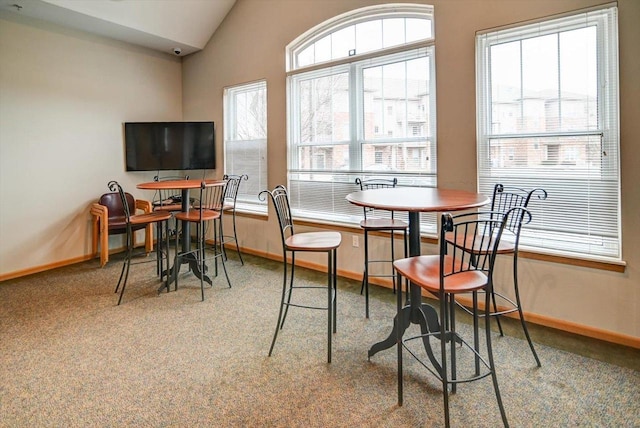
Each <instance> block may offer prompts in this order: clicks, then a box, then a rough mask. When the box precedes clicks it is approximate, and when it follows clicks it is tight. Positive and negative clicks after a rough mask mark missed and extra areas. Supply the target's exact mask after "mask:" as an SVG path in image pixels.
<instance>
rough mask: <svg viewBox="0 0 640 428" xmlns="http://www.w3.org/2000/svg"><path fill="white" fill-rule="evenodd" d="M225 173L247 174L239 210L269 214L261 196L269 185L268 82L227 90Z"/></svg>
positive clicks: (240, 196) (242, 184) (243, 183)
mask: <svg viewBox="0 0 640 428" xmlns="http://www.w3.org/2000/svg"><path fill="white" fill-rule="evenodd" d="M224 172H225V174H229V175H242V174H247V176H248V177H249V179H248V180H246V181H243V182H242V183H241V184H240V190H239V192H238V199H237V206H238V209H239V210H249V211H260V212H267V206H266V201H260V200H259V199H258V193H260V191H262V190H263V189H266V188H267V187H268V186H267V83H266V82H264V81H261V82H255V83H249V84H244V85H238V86H233V87H229V88H226V89H225V90H224Z"/></svg>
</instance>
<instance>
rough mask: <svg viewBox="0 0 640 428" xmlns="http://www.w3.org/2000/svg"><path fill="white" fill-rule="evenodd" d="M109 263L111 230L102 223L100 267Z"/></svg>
mask: <svg viewBox="0 0 640 428" xmlns="http://www.w3.org/2000/svg"><path fill="white" fill-rule="evenodd" d="M108 261H109V230H108V229H107V225H106V223H105V222H104V221H103V222H100V267H103V266H104V265H106V264H107V262H108Z"/></svg>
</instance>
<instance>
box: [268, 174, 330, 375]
mask: <svg viewBox="0 0 640 428" xmlns="http://www.w3.org/2000/svg"><path fill="white" fill-rule="evenodd" d="M266 195H269V197H270V198H271V201H272V202H273V206H274V208H275V210H276V214H277V216H278V223H279V226H280V237H281V240H282V264H283V267H284V275H283V281H282V297H281V300H280V312H279V313H278V323H277V324H276V331H275V334H274V335H273V340H272V341H271V347H270V348H269V356H271V353H272V352H273V347H274V345H275V343H276V338H277V337H278V331H280V330H282V327H283V326H284V321H285V319H286V318H287V313H288V312H289V307H291V306H295V307H298V308H306V309H320V310H326V311H327V362H328V363H331V331H332V327H333V333H335V332H336V330H337V329H336V321H337V309H336V302H337V292H338V288H337V272H338V269H337V258H338V247H339V246H340V243H341V241H342V236H341V235H340V233H338V232H305V233H295V232H294V230H293V218H292V216H291V207H290V205H289V194H288V193H287V189H286V187H284V186H283V185H278V186H276V187H275V188H274V189H273V190H272V191H269V190H263V191H262V192H260V194H259V195H258V196H259V198H260V200H265V198H266ZM298 251H300V252H315V253H326V254H327V305H326V306H311V305H302V304H296V303H294V302H292V301H291V297H292V295H293V291H294V290H313V289H321V288H324V287H320V286H315V285H307V286H299V285H297V286H294V282H293V278H294V276H295V265H296V252H298ZM287 253H291V275H290V278H289V286H288V287H287Z"/></svg>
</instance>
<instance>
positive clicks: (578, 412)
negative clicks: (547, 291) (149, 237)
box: [0, 254, 640, 427]
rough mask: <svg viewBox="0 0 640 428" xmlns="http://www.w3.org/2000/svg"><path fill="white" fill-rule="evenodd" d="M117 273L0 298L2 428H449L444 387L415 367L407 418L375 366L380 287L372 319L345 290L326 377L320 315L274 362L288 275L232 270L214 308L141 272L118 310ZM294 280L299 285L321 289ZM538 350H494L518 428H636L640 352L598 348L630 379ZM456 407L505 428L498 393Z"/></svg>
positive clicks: (384, 294)
mask: <svg viewBox="0 0 640 428" xmlns="http://www.w3.org/2000/svg"><path fill="white" fill-rule="evenodd" d="M119 260H120V259H119V257H118V256H115V257H113V258H112V261H111V262H109V264H108V265H107V266H106V267H105V268H102V269H101V268H99V264H98V262H97V261H91V262H86V263H81V264H77V265H74V266H69V267H65V268H61V269H57V270H54V271H50V272H45V273H41V274H36V275H31V276H29V277H24V278H19V279H15V280H10V281H5V282H4V283H1V284H0V426H2V427H63V426H64V427H94V426H100V427H102V426H114V427H115V426H138V427H193V426H216V427H217V426H220V427H298V426H299V427H302V426H305V427H307V426H311V427H321V426H322V427H327V426H331V427H356V426H357V427H360V426H363V427H385V426H395V427H398V426H402V427H433V426H443V424H444V421H443V416H442V393H441V389H440V385H439V383H438V382H437V380H436V379H435V378H434V377H433V376H432V375H430V374H429V373H428V372H427V371H426V370H425V369H424V368H422V367H420V366H419V365H418V363H417V362H415V360H412V359H410V358H408V356H406V357H405V372H404V373H405V382H404V391H405V392H404V406H402V407H398V406H397V383H396V349H395V347H394V348H392V349H389V350H386V351H383V352H380V353H378V354H377V355H375V356H374V357H372V358H371V360H370V361H369V360H368V359H367V350H368V349H369V347H370V346H371V345H372V344H373V343H375V342H377V341H379V340H381V339H383V338H385V337H386V336H387V335H388V334H389V333H390V329H391V320H392V318H393V315H394V313H395V305H394V301H395V300H394V299H395V298H394V297H393V295H392V294H391V292H390V290H387V289H383V288H378V287H373V290H372V302H371V305H372V306H371V318H370V319H365V317H364V299H363V297H362V296H360V294H359V283H356V282H354V281H347V280H343V279H340V280H339V284H338V286H339V293H338V332H337V334H335V335H334V336H333V337H334V347H333V362H332V363H331V364H327V363H326V313H325V312H322V311H309V310H302V309H297V308H292V309H291V310H290V311H289V315H288V318H287V323H286V324H285V327H284V330H282V331H281V333H280V335H279V337H278V341H277V343H276V345H275V349H274V354H273V356H272V357H268V356H267V352H268V350H269V345H270V343H271V339H272V335H273V331H274V328H275V323H276V318H277V313H278V306H279V299H280V291H281V278H282V277H281V275H282V273H281V266H280V264H278V263H276V262H272V261H268V260H264V259H261V258H258V257H251V256H247V257H246V260H247V262H246V263H245V266H244V267H242V266H240V263H239V262H238V261H237V260H236V259H234V258H232V254H230V260H229V262H228V267H229V271H230V277H231V281H232V284H233V288H231V289H229V288H227V287H226V282H225V280H224V278H223V277H218V278H216V279H214V281H213V287H211V288H207V289H206V290H205V295H206V300H205V301H204V302H201V301H200V289H199V287H200V285H199V281H198V280H197V279H196V278H195V277H194V276H193V275H192V274H187V273H184V274H182V275H181V279H180V288H179V289H178V291H176V292H174V291H172V292H170V293H168V294H167V293H162V294H160V295H158V294H157V292H156V289H157V287H158V280H157V279H156V278H155V276H154V269H155V264H153V263H150V264H145V265H138V266H133V267H132V276H131V277H130V283H129V285H128V289H127V292H126V293H125V296H124V299H123V303H122V305H121V306H116V302H117V295H116V294H114V293H113V289H114V286H115V282H116V280H117V277H118V274H119V272H120V266H121V264H120V262H119ZM298 273H299V274H300V276H299V278H300V279H301V280H303V281H316V282H318V281H324V278H325V277H324V275H319V274H318V273H315V272H310V271H307V270H303V269H301V270H299V272H298ZM325 296H326V294H324V293H323V294H321V295H319V296H318V299H322V300H321V301H322V302H324V299H326V297H325ZM465 328H468V326H465V325H462V326H461V329H463V330H464V329H465ZM549 334H552V333H549ZM542 335H544V336H545V338H542V337H541V336H542ZM532 336H533V339H534V341H535V342H536V349H537V350H538V354H539V356H540V359H541V361H542V367H541V368H537V367H536V366H535V362H534V360H533V358H532V356H531V353H530V350H529V348H528V345H527V343H526V342H525V341H523V340H521V339H520V338H518V337H514V336H505V337H499V336H497V335H496V336H494V337H495V340H494V348H495V356H496V363H497V370H498V379H499V382H500V388H501V391H502V398H503V401H504V404H505V408H506V412H507V417H508V419H509V423H510V424H511V426H513V427H574V426H589V427H638V426H640V368H639V367H638V365H640V363H638V361H639V360H640V358H639V357H640V352H638V350H632V349H627V348H622V347H616V346H615V345H610V346H609V345H608V344H599V345H598V346H600V347H601V348H602V349H603V351H602V352H600V353H599V354H598V355H600V356H602V355H604V357H603V358H601V359H604V360H606V359H607V358H606V353H607V349H609V350H610V352H612V353H613V352H615V353H618V350H620V349H622V350H621V353H622V354H625V357H624V359H623V360H622V361H623V363H622V364H618V363H617V362H616V361H615V360H614V361H613V362H614V363H613V364H612V363H611V362H606V361H600V360H598V359H596V358H599V357H598V355H596V356H595V358H590V357H586V356H584V355H579V354H576V353H573V352H567V351H566V350H563V349H558V348H557V347H553V346H548V345H547V344H545V343H549V340H550V339H549V338H548V337H547V336H548V334H547V333H545V330H541V329H534V330H533V331H532ZM559 337H561V338H562V335H560V336H559ZM542 339H544V340H542ZM571 340H575V341H577V342H580V343H587V344H588V343H590V342H589V341H582V340H581V339H579V338H578V339H576V338H572V339H571ZM560 341H561V342H563V343H566V342H567V340H560ZM587 347H589V346H587ZM405 355H406V354H405ZM450 405H451V419H452V426H455V427H495V426H500V425H501V421H500V414H499V411H498V407H497V404H496V400H495V396H494V394H493V389H492V386H491V381H490V379H485V380H482V381H479V382H475V383H472V384H464V385H461V386H459V388H458V392H457V393H456V394H455V395H453V396H452V398H451V403H450Z"/></svg>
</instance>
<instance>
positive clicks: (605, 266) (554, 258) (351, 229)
mask: <svg viewBox="0 0 640 428" xmlns="http://www.w3.org/2000/svg"><path fill="white" fill-rule="evenodd" d="M294 223H295V224H296V225H300V226H307V227H323V228H325V229H331V230H335V231H337V232H347V233H358V232H361V231H362V229H360V227H358V226H357V225H350V224H340V223H329V222H319V221H309V220H295V222H294ZM372 235H380V236H384V235H385V234H384V233H378V232H374V233H372ZM420 242H422V243H423V244H431V245H436V244H437V243H438V238H437V237H435V236H429V235H422V236H421V237H420ZM518 256H519V257H521V258H524V259H531V260H540V261H544V262H551V263H558V264H564V265H569V266H580V267H586V268H591V269H599V270H605V271H610V272H618V273H624V272H625V270H626V267H627V263H626V262H624V261H619V262H615V261H603V260H592V259H586V258H577V257H569V256H561V255H558V254H547V253H541V252H535V251H530V250H520V251H519V252H518Z"/></svg>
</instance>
